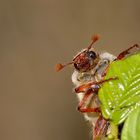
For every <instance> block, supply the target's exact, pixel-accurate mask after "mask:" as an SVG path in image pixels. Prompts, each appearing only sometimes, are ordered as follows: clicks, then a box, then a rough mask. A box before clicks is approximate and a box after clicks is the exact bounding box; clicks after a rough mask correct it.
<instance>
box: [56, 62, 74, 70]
mask: <svg viewBox="0 0 140 140" xmlns="http://www.w3.org/2000/svg"><path fill="white" fill-rule="evenodd" d="M73 63H74V61H72V62H69V63H66V64H64V65H62V64H61V63H58V64H56V67H55V69H56V71H57V72H58V71H60V70H61V69H63V68H64V67H66V66H68V65H71V64H73Z"/></svg>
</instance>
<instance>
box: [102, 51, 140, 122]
mask: <svg viewBox="0 0 140 140" xmlns="http://www.w3.org/2000/svg"><path fill="white" fill-rule="evenodd" d="M110 77H118V80H112V81H109V82H106V83H104V84H103V86H102V87H101V89H100V90H99V100H100V102H101V110H102V114H103V116H104V117H105V118H106V119H110V120H111V121H113V122H114V123H115V124H120V123H122V122H123V121H124V120H125V119H126V118H127V116H128V115H129V114H130V113H131V112H132V111H133V110H134V109H135V108H137V107H139V106H140V53H138V54H135V55H132V56H129V57H127V58H126V59H123V60H119V61H114V62H113V63H111V65H110V67H109V70H108V72H107V75H106V77H105V79H108V78H110Z"/></svg>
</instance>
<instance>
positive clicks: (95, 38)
mask: <svg viewBox="0 0 140 140" xmlns="http://www.w3.org/2000/svg"><path fill="white" fill-rule="evenodd" d="M99 38H100V36H99V35H98V34H95V35H93V36H92V38H91V40H92V42H91V44H90V45H89V46H88V48H87V50H88V51H89V50H90V49H91V47H92V45H93V44H94V43H95V42H96V41H98V40H99Z"/></svg>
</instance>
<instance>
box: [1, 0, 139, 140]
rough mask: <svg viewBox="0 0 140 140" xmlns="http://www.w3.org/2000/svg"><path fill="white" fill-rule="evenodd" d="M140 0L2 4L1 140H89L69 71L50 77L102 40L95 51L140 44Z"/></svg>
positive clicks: (6, 0)
mask: <svg viewBox="0 0 140 140" xmlns="http://www.w3.org/2000/svg"><path fill="white" fill-rule="evenodd" d="M139 26H140V1H139V0H116V1H113V0H104V1H101V0H98V1H97V0H77V1H76V0H1V1H0V140H88V139H89V138H90V134H89V133H91V132H90V131H91V130H90V129H89V127H88V125H87V123H86V122H85V121H84V119H83V116H82V115H81V114H80V113H78V112H77V111H76V109H75V108H76V106H77V103H78V102H77V99H76V95H75V94H74V93H72V88H73V85H72V83H71V73H72V69H71V68H66V69H65V70H63V71H62V72H60V73H56V72H55V71H54V66H55V64H56V63H57V62H68V61H70V60H71V59H72V57H73V56H74V55H75V54H76V53H77V52H78V51H80V50H81V49H82V48H85V47H87V45H88V44H89V43H90V38H91V35H92V34H94V33H98V34H100V35H101V40H100V42H98V43H97V45H96V46H97V47H96V49H97V50H98V51H102V50H107V51H109V52H111V53H113V54H115V55H116V54H118V53H119V52H120V51H122V50H124V49H125V48H128V47H129V46H130V45H132V44H134V43H140V27H139Z"/></svg>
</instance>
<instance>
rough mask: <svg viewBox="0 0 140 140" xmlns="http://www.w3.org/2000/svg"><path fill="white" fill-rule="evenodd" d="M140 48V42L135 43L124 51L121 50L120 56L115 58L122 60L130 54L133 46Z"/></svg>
mask: <svg viewBox="0 0 140 140" xmlns="http://www.w3.org/2000/svg"><path fill="white" fill-rule="evenodd" d="M135 47H136V48H139V45H138V44H134V45H133V46H131V47H129V48H128V49H127V50H125V51H123V52H121V53H120V54H119V55H118V56H117V58H116V59H115V60H121V59H123V58H124V57H125V56H126V55H127V54H130V52H129V51H130V50H131V49H133V48H135Z"/></svg>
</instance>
